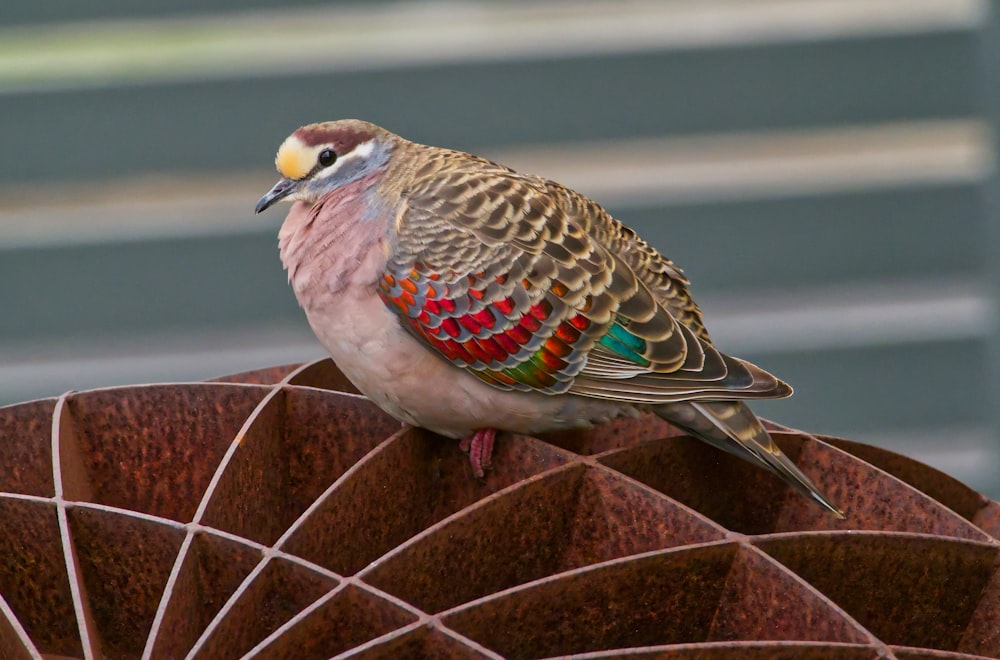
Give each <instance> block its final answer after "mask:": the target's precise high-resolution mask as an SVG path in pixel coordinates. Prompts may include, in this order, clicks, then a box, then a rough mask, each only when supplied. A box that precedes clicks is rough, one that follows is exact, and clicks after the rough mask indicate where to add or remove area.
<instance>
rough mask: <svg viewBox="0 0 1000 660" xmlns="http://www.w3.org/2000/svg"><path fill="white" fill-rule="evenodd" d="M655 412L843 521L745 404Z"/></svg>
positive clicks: (690, 405)
mask: <svg viewBox="0 0 1000 660" xmlns="http://www.w3.org/2000/svg"><path fill="white" fill-rule="evenodd" d="M653 411H654V412H655V413H656V414H657V415H659V416H660V417H662V418H663V419H665V420H667V421H668V422H670V423H671V424H674V425H675V426H678V427H680V428H682V429H684V430H685V431H688V432H689V433H691V434H693V435H694V436H695V437H697V438H699V439H701V440H704V441H705V442H707V443H708V444H710V445H712V446H713V447H717V448H719V449H722V450H724V451H727V452H729V453H730V454H733V455H735V456H739V457H740V458H742V459H744V460H747V461H750V462H751V463H754V464H755V465H758V466H760V467H763V468H766V469H768V470H770V471H771V472H773V473H774V474H776V475H778V476H779V477H781V478H782V479H783V480H784V481H785V482H786V483H788V484H789V485H791V486H792V487H794V488H795V489H796V490H798V491H799V492H801V493H802V494H803V495H805V496H806V497H808V498H810V499H812V500H814V501H816V502H818V503H819V504H820V505H821V506H822V507H823V508H825V509H827V510H828V511H830V512H831V513H833V515H835V516H837V517H838V518H841V519H842V518H844V512H843V511H841V510H840V509H839V508H838V507H837V506H835V505H834V504H833V503H832V502H830V500H828V499H827V498H826V496H825V495H824V494H823V493H822V492H821V491H820V490H819V488H817V486H816V484H814V483H813V482H812V479H810V478H809V477H807V476H806V475H805V474H804V473H803V472H802V470H800V469H799V468H798V466H796V465H795V463H792V462H791V461H790V460H789V459H788V457H787V456H785V454H784V453H783V452H782V451H781V448H779V447H778V445H777V444H775V442H774V440H773V439H772V438H771V436H770V434H768V432H767V430H766V429H764V427H763V426H762V425H761V423H760V420H758V419H757V416H756V415H754V414H753V412H752V411H751V410H750V408H748V407H747V406H746V405H745V404H743V403H742V402H740V401H698V402H694V401H690V402H685V403H674V404H667V405H663V406H656V407H655V408H653Z"/></svg>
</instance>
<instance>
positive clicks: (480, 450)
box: [458, 429, 497, 479]
mask: <svg viewBox="0 0 1000 660" xmlns="http://www.w3.org/2000/svg"><path fill="white" fill-rule="evenodd" d="M496 435H497V430H496V429H476V431H475V432H474V433H473V434H472V435H470V436H469V437H467V438H462V440H461V441H460V442H459V443H458V448H459V449H461V450H462V451H467V452H469V463H471V464H472V474H474V475H476V477H478V478H479V479H482V478H483V475H484V472H483V469H484V468H488V467H489V466H490V458H491V457H492V456H493V440H494V439H495V438H496Z"/></svg>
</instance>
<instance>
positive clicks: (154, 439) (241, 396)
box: [0, 360, 1000, 659]
mask: <svg viewBox="0 0 1000 660" xmlns="http://www.w3.org/2000/svg"><path fill="white" fill-rule="evenodd" d="M331 390H333V391H331ZM771 428H772V430H774V432H775V437H776V439H777V441H778V442H779V443H780V444H781V446H782V449H784V451H786V452H787V453H788V454H789V456H791V457H792V458H793V460H795V461H796V462H797V464H798V465H799V466H800V467H801V468H802V469H803V470H804V471H806V472H807V473H808V474H810V475H811V476H812V477H813V478H814V479H815V480H816V481H817V482H818V484H819V485H820V486H821V487H822V488H823V489H824V490H825V491H826V492H827V493H829V494H830V495H831V496H832V497H833V499H834V501H836V502H838V503H840V504H842V505H843V506H845V508H846V509H847V512H848V519H847V520H846V521H837V520H835V519H833V518H832V517H831V516H829V515H827V514H825V513H824V512H823V511H822V510H820V509H819V507H816V506H814V505H813V504H812V503H810V502H808V501H807V500H806V499H805V498H802V497H801V496H799V495H797V494H796V493H794V492H792V491H791V490H789V489H788V488H787V487H786V486H784V485H783V484H782V483H781V482H780V481H778V480H777V479H776V478H774V477H772V476H771V475H769V474H767V473H765V472H763V471H761V470H757V469H754V468H753V467H751V466H750V465H748V464H746V463H744V462H742V461H739V460H738V459H735V458H732V459H731V458H730V457H728V456H726V455H725V454H722V453H721V452H718V451H715V450H713V449H711V448H708V447H706V446H704V445H703V444H701V443H699V442H697V441H694V440H691V439H690V438H687V437H684V436H680V435H678V434H677V432H676V431H674V430H673V429H672V427H670V426H668V425H666V424H665V423H663V422H661V421H658V420H657V419H655V418H648V419H642V420H625V421H621V422H618V423H615V424H612V425H608V426H604V427H600V428H597V429H594V430H592V431H589V432H582V433H564V434H558V435H553V436H551V437H545V438H541V439H539V438H531V437H522V436H508V437H505V438H502V439H501V441H500V442H499V443H498V445H497V453H496V455H495V459H494V466H495V467H494V469H493V470H492V471H491V472H488V473H487V476H486V479H485V481H484V482H478V481H476V480H475V479H473V478H472V477H471V474H470V472H469V468H468V465H467V464H466V460H465V457H464V456H463V455H462V454H461V453H459V451H458V450H457V448H456V447H455V445H454V443H451V442H442V441H441V440H440V439H439V438H437V437H435V436H433V435H431V434H429V433H425V432H423V431H420V430H413V429H409V430H405V429H401V428H400V427H399V424H398V423H397V422H395V421H394V420H392V419H391V418H389V417H387V416H386V415H384V414H383V413H381V412H380V411H379V410H378V409H377V408H376V407H375V406H373V405H371V404H370V403H369V402H367V401H366V400H365V399H364V398H362V397H359V396H357V395H356V394H354V393H353V388H352V387H351V386H350V384H349V383H348V382H347V381H346V379H344V378H343V376H342V375H341V374H340V373H339V372H338V371H337V370H336V367H335V366H333V364H332V363H331V362H329V361H328V360H322V361H318V362H315V363H311V364H308V365H304V366H301V367H287V368H275V369H268V370H262V371H258V372H252V373H248V374H241V375H237V376H233V377H230V378H226V379H220V381H218V382H212V383H194V384H166V385H147V386H134V387H122V388H113V389H105V390H93V391H88V392H79V393H73V394H69V395H66V396H64V397H61V398H59V399H48V400H42V401H35V402H31V403H25V404H20V405H15V406H10V407H7V408H3V409H0V657H2V658H18V659H20V658H39V657H47V656H68V657H87V658H91V657H94V658H97V657H108V658H140V657H151V658H168V657H169V658H174V657H176V658H181V657H185V656H187V657H195V658H213V659H215V658H238V657H243V656H253V657H260V658H288V657H295V658H328V657H331V656H335V655H338V654H344V655H345V656H350V657H365V658H394V657H440V658H449V657H451V658H497V657H510V658H535V657H547V656H554V655H567V654H578V655H576V656H574V657H587V658H598V657H600V658H612V657H624V656H628V657H642V658H678V659H679V658H686V659H690V658H699V659H706V658H744V659H749V658H827V657H838V658H876V657H896V658H959V657H972V656H973V655H979V656H992V657H1000V569H998V566H1000V541H998V538H1000V505H998V504H997V503H996V502H991V501H989V500H987V499H985V498H983V497H982V496H980V495H978V494H976V493H975V492H973V491H971V490H970V489H969V488H967V487H965V486H963V485H962V484H960V483H958V482H957V481H955V480H954V479H951V478H950V477H947V476H945V475H943V474H941V473H939V472H937V471H935V470H933V469H931V468H929V467H927V466H924V465H921V464H919V463H917V462H915V461H912V460H909V459H906V458H904V457H902V456H899V455H896V454H892V453H890V452H887V451H883V450H880V449H876V448H873V447H868V446H865V445H860V444H856V443H853V442H848V441H845V440H838V439H833V438H816V437H813V436H810V435H807V434H804V433H801V432H797V431H791V430H789V429H784V428H782V427H777V426H772V427H771ZM708 473H711V474H713V475H714V476H713V478H712V479H711V480H707V479H705V477H704V475H705V474H708ZM390 493H391V497H390V496H389V495H388V494H390ZM400 493H406V494H407V496H406V497H405V499H404V498H400V497H399V494H400ZM401 499H402V501H403V504H402V505H401V504H400V501H401Z"/></svg>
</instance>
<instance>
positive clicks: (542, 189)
mask: <svg viewBox="0 0 1000 660" xmlns="http://www.w3.org/2000/svg"><path fill="white" fill-rule="evenodd" d="M275 165H276V167H277V169H278V172H279V173H280V174H281V176H282V179H281V180H280V181H278V183H277V184H275V186H274V187H273V188H271V190H270V191H269V192H268V193H267V194H266V195H264V196H263V197H262V198H261V199H260V201H259V202H258V203H257V207H256V211H257V212H258V213H259V212H261V211H263V210H264V209H266V208H268V207H270V206H271V205H272V204H274V203H276V202H278V201H279V200H290V201H292V202H294V204H293V205H292V208H291V211H290V212H289V214H288V217H287V218H286V219H285V222H284V224H283V225H282V227H281V230H280V232H279V248H280V252H281V259H282V261H283V263H284V265H285V268H286V269H287V270H288V278H289V281H290V282H291V284H292V287H293V289H294V290H295V295H296V297H297V298H298V300H299V303H300V304H301V305H302V307H303V309H304V310H305V312H306V315H307V317H308V319H309V323H310V325H311V326H312V329H313V331H314V332H315V333H316V336H317V337H318V338H319V340H320V342H321V343H322V344H323V345H324V346H325V347H326V349H327V350H328V351H329V352H330V354H331V356H332V357H333V358H334V360H335V361H336V363H337V365H338V366H339V367H340V369H341V370H342V371H343V372H344V373H345V374H346V375H347V377H348V378H350V379H351V381H352V382H353V383H354V384H355V385H356V386H357V388H358V389H359V390H360V391H362V392H363V393H364V394H365V395H366V396H368V397H369V398H370V399H371V400H372V401H374V402H375V403H376V404H378V405H379V406H380V407H381V408H382V409H383V410H385V411H386V412H388V413H389V414H390V415H392V416H394V417H396V418H397V419H399V420H401V421H403V422H405V423H408V424H411V425H415V426H421V427H424V428H427V429H430V430H432V431H434V432H436V433H439V434H441V435H444V436H448V437H451V438H456V439H461V440H462V444H461V446H462V448H463V449H464V450H467V451H469V456H470V461H471V463H472V468H473V471H474V473H475V474H476V475H477V476H482V475H483V468H484V467H487V466H488V465H489V461H490V455H491V452H492V447H493V439H494V436H495V434H496V432H497V430H506V431H513V432H518V433H528V434H533V433H540V432H544V431H551V430H556V429H564V428H575V427H586V426H589V425H591V424H595V423H600V422H604V421H607V420H610V419H613V418H615V417H618V416H621V415H636V414H638V413H639V411H644V410H649V411H652V412H654V413H655V414H657V415H659V416H660V417H662V418H663V419H666V420H667V421H669V422H671V423H673V424H674V425H676V426H678V427H680V428H682V429H684V430H686V431H688V432H689V433H691V434H693V435H694V436H696V437H698V438H700V439H702V440H704V441H705V442H708V443H709V444H711V445H714V446H715V447H718V448H720V449H723V450H725V451H728V452H730V453H733V454H735V455H737V456H740V457H742V458H744V459H747V460H749V461H751V462H752V463H755V464H757V465H759V466H761V467H764V468H767V469H768V470H770V471H771V472H774V473H775V474H777V475H778V476H780V477H781V478H782V479H784V480H785V481H786V482H788V483H789V484H791V485H792V486H794V487H795V488H796V489H798V490H799V491H801V492H802V493H804V494H805V495H807V496H808V497H811V498H812V499H814V500H815V501H817V502H819V503H820V504H821V505H822V506H824V507H825V508H826V509H828V510H829V511H831V512H833V513H834V514H835V515H837V516H842V514H841V512H840V510H839V509H838V508H837V507H836V506H834V505H833V504H832V503H831V502H830V501H829V500H828V499H827V498H826V497H825V496H824V495H823V494H822V493H821V492H820V491H819V489H818V488H817V487H816V486H815V484H813V482H812V481H811V480H810V479H809V477H807V476H806V475H805V474H803V473H802V472H801V471H800V470H799V468H798V467H796V466H795V464H794V463H792V462H791V461H790V460H789V459H788V458H787V457H786V456H785V455H784V454H783V453H782V452H781V450H780V449H779V448H778V446H777V445H776V444H775V443H774V441H773V440H772V439H771V437H770V435H768V433H767V431H766V430H765V429H764V428H763V427H762V426H761V424H760V421H759V420H758V419H757V417H756V416H754V414H753V413H752V412H751V411H750V409H749V408H748V407H747V406H746V405H745V404H744V403H743V400H744V399H765V398H778V397H786V396H788V395H790V394H791V392H792V390H791V388H790V387H789V386H788V385H786V384H785V383H783V382H782V381H780V380H778V379H777V378H775V377H774V376H772V375H771V374H769V373H767V372H766V371H764V370H762V369H760V368H758V367H756V366H754V365H752V364H750V363H748V362H745V361H743V360H739V359H737V358H733V357H730V356H728V355H725V354H723V353H721V352H719V351H718V350H717V349H716V348H715V347H714V346H713V345H712V342H711V340H710V338H709V335H708V332H707V330H706V329H705V326H704V324H703V323H702V315H701V311H700V310H699V308H698V306H697V305H696V304H695V302H694V300H692V298H691V295H690V294H689V293H688V284H689V282H688V280H687V279H686V278H685V277H684V274H683V273H682V272H681V270H680V269H679V268H678V267H677V266H676V265H674V263H673V262H671V261H670V260H669V259H667V258H666V257H664V256H663V255H661V254H660V253H659V252H657V251H656V250H655V249H653V248H652V247H651V246H650V245H649V244H648V243H646V242H645V241H643V240H642V239H641V238H639V237H638V236H637V235H636V234H635V232H634V231H632V230H631V229H629V228H628V227H626V226H625V225H623V224H622V223H621V222H619V221H618V220H616V219H615V218H613V217H611V215H610V214H609V213H608V212H607V211H605V210H604V209H603V208H602V207H601V206H600V205H598V204H597V203H596V202H594V201H591V200H590V199H588V198H587V197H585V196H583V195H582V194H580V193H577V192H575V191H573V190H570V189H569V188H566V187H564V186H562V185H560V184H558V183H555V182H553V181H549V180H547V179H544V178H540V177H537V176H531V175H528V174H521V173H519V172H515V171H514V170H512V169H509V168H507V167H504V166H502V165H498V164H496V163H493V162H491V161H488V160H485V159H483V158H479V157H477V156H473V155H471V154H467V153H462V152H459V151H452V150H449V149H441V148H437V147H431V146H426V145H421V144H416V143H413V142H409V141H407V140H405V139H403V138H401V137H399V136H398V135H394V134H393V133H390V132H389V131H387V130H385V129H383V128H380V127H378V126H375V125H374V124H370V123H367V122H363V121H359V120H353V119H345V120H340V121H331V122H325V123H319V124H310V125H308V126H303V127H302V128H299V129H298V130H296V131H295V132H294V133H292V134H291V135H290V136H289V137H288V138H287V139H286V140H285V141H284V143H283V144H282V145H281V147H280V148H279V149H278V153H277V157H276V158H275Z"/></svg>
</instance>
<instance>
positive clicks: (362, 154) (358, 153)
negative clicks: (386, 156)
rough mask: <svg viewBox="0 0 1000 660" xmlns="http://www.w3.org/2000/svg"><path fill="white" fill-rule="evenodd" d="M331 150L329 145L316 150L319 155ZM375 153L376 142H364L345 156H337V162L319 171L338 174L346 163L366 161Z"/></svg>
mask: <svg viewBox="0 0 1000 660" xmlns="http://www.w3.org/2000/svg"><path fill="white" fill-rule="evenodd" d="M331 148H332V147H330V146H328V145H327V146H321V147H317V148H316V153H317V155H318V154H319V153H320V152H321V151H323V150H324V149H331ZM373 151H375V140H374V139H372V140H368V141H366V142H362V143H361V144H359V145H358V146H356V147H354V148H353V149H351V150H350V151H349V152H347V153H346V154H344V155H343V156H340V155H338V156H337V160H335V161H333V164H332V165H330V166H329V167H325V168H323V169H321V170H319V171H320V172H325V173H326V174H333V173H334V172H337V171H339V170H340V169H341V168H343V167H344V164H345V163H351V162H354V161H358V160H364V159H366V158H368V157H369V156H371V155H372V152H373Z"/></svg>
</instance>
